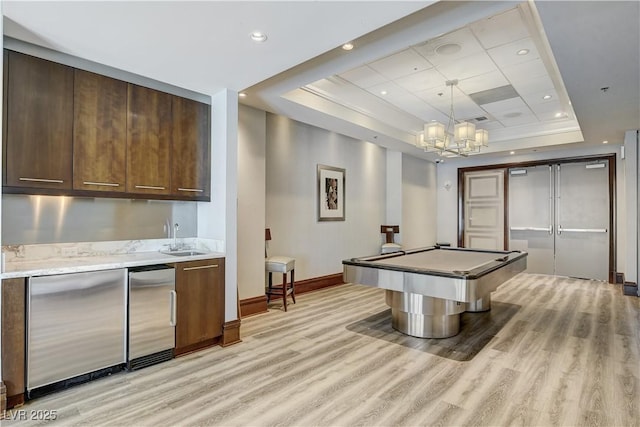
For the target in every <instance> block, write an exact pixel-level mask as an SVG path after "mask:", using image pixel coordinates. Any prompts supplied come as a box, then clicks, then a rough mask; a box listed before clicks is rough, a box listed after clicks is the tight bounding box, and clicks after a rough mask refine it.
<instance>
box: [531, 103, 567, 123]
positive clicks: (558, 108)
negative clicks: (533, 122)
mask: <svg viewBox="0 0 640 427" xmlns="http://www.w3.org/2000/svg"><path fill="white" fill-rule="evenodd" d="M531 109H532V110H533V112H534V113H535V115H536V116H538V119H540V121H547V120H566V118H567V117H566V116H565V115H564V111H563V109H562V105H561V104H560V101H557V100H556V101H552V102H547V103H544V104H538V105H533V106H531ZM558 113H560V114H562V116H561V117H556V114H558Z"/></svg>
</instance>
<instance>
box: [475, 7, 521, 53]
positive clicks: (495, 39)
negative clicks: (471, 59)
mask: <svg viewBox="0 0 640 427" xmlns="http://www.w3.org/2000/svg"><path fill="white" fill-rule="evenodd" d="M470 27H471V30H472V31H473V33H474V34H475V36H476V37H477V38H478V40H479V41H480V43H482V46H484V48H485V49H490V48H492V47H496V46H500V45H503V44H506V43H510V42H512V41H514V40H518V39H522V38H524V37H528V36H529V32H528V31H527V26H526V25H525V24H524V21H523V20H522V16H521V15H520V11H519V10H518V9H517V8H515V9H511V10H508V11H506V12H504V13H501V14H499V15H495V16H492V17H489V18H487V19H482V20H480V21H478V22H476V23H473V24H471V25H470Z"/></svg>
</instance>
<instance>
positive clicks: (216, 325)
mask: <svg viewBox="0 0 640 427" xmlns="http://www.w3.org/2000/svg"><path fill="white" fill-rule="evenodd" d="M175 268H176V293H177V295H178V304H177V322H176V350H175V354H176V355H180V354H185V353H189V352H192V351H194V350H198V349H201V348H204V347H209V346H211V345H214V344H217V343H218V342H219V341H220V339H221V336H222V325H223V323H224V258H215V259H208V260H202V261H191V262H181V263H177V264H176V265H175Z"/></svg>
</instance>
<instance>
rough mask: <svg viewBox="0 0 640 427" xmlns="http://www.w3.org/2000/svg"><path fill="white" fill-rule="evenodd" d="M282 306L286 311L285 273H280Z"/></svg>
mask: <svg viewBox="0 0 640 427" xmlns="http://www.w3.org/2000/svg"><path fill="white" fill-rule="evenodd" d="M282 304H283V305H284V311H287V273H286V272H285V273H282Z"/></svg>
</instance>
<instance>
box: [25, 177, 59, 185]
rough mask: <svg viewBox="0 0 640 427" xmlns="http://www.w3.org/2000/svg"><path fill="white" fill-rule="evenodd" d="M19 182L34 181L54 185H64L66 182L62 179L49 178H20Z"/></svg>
mask: <svg viewBox="0 0 640 427" xmlns="http://www.w3.org/2000/svg"><path fill="white" fill-rule="evenodd" d="M18 181H33V182H48V183H52V184H62V183H63V182H64V181H63V180H61V179H48V178H24V177H20V178H18Z"/></svg>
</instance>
